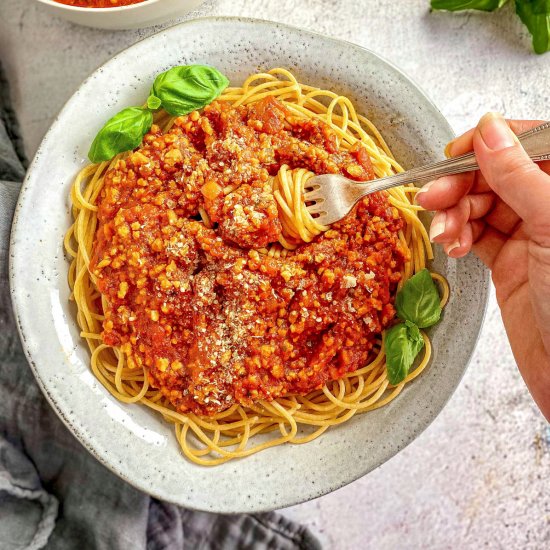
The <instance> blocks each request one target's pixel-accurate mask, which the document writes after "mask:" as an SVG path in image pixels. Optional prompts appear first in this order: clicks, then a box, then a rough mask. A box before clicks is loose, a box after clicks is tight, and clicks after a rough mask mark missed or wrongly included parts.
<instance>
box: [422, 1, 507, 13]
mask: <svg viewBox="0 0 550 550" xmlns="http://www.w3.org/2000/svg"><path fill="white" fill-rule="evenodd" d="M506 2H508V0H432V8H433V9H434V10H447V11H461V10H482V11H493V10H497V9H498V8H501V7H502V6H504V4H506Z"/></svg>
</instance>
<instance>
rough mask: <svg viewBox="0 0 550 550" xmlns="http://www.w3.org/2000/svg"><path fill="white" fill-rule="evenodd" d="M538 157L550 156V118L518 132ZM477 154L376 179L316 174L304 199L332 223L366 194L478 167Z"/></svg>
mask: <svg viewBox="0 0 550 550" xmlns="http://www.w3.org/2000/svg"><path fill="white" fill-rule="evenodd" d="M517 137H518V139H519V141H520V143H521V144H522V146H523V148H524V149H525V151H526V152H527V154H528V155H529V156H530V157H531V158H532V159H533V160H534V161H542V160H550V122H545V123H544V124H541V125H540V126H537V127H535V128H533V129H531V130H529V131H527V132H524V133H523V134H520V135H518V136H517ZM477 169H478V165H477V162H476V158H475V155H474V154H473V153H467V154H466V155H461V156H459V157H453V158H450V159H446V160H442V161H440V162H436V163H433V164H428V165H426V166H421V167H419V168H413V169H411V170H407V171H406V172H401V173H400V174H395V175H393V176H388V177H385V178H380V179H376V180H371V181H366V182H357V181H353V180H350V179H348V178H346V177H344V176H341V175H339V174H324V175H322V176H314V177H313V178H311V179H310V180H309V181H308V182H307V185H306V189H305V191H306V193H305V194H304V201H305V202H306V204H307V210H308V211H309V213H310V214H312V215H313V217H314V218H315V221H316V222H318V223H320V224H323V225H330V224H331V223H334V222H336V221H338V220H341V219H342V218H343V217H345V216H347V215H348V214H349V212H350V211H351V209H352V208H353V207H354V206H355V205H356V204H357V202H358V201H359V200H360V199H362V198H363V197H365V196H367V195H370V194H371V193H376V192H377V191H383V190H385V189H390V188H391V187H398V186H399V185H405V184H407V183H412V182H415V183H426V182H428V181H432V180H434V179H437V178H440V177H441V176H448V175H452V174H461V173H463V172H471V171H473V170H477Z"/></svg>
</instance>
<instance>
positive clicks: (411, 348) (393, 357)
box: [384, 321, 424, 386]
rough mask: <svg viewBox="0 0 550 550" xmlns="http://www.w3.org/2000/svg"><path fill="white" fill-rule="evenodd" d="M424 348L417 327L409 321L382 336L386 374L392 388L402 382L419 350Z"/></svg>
mask: <svg viewBox="0 0 550 550" xmlns="http://www.w3.org/2000/svg"><path fill="white" fill-rule="evenodd" d="M423 347H424V339H423V338H422V335H421V334H420V331H419V330H418V327H417V326H416V325H415V324H414V323H411V322H410V321H405V322H404V323H400V324H398V325H395V326H394V327H392V328H391V329H390V330H387V331H386V333H385V335H384V348H385V351H386V372H387V375H388V381H389V382H390V384H393V385H394V386H395V385H396V384H399V383H400V382H402V381H403V380H404V379H405V378H406V377H407V374H409V370H410V368H411V366H412V364H413V363H414V360H415V358H416V356H417V355H418V353H419V352H420V350H421V349H422V348H423Z"/></svg>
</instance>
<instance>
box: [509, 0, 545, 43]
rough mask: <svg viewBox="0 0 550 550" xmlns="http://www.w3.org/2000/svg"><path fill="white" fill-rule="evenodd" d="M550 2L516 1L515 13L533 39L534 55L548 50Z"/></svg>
mask: <svg viewBox="0 0 550 550" xmlns="http://www.w3.org/2000/svg"><path fill="white" fill-rule="evenodd" d="M549 4H550V2H548V1H544V0H535V1H529V0H516V13H517V14H518V15H519V17H520V19H521V20H522V21H523V23H524V25H525V26H526V27H527V28H528V29H529V32H530V33H531V36H532V37H533V49H534V50H535V52H536V53H545V52H547V51H549V50H550V5H549Z"/></svg>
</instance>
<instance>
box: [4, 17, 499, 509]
mask: <svg viewBox="0 0 550 550" xmlns="http://www.w3.org/2000/svg"><path fill="white" fill-rule="evenodd" d="M210 23H211V24H216V23H221V24H223V25H232V24H235V25H249V26H250V27H251V28H252V27H254V26H263V27H266V30H268V29H271V30H273V29H276V30H280V31H285V32H286V33H288V34H290V35H292V34H296V35H303V36H307V37H309V38H310V39H311V40H320V41H322V42H323V43H325V44H327V45H331V44H332V45H334V46H335V47H342V46H345V47H347V48H350V49H351V50H352V51H353V52H354V53H357V54H358V55H363V56H364V57H365V59H367V58H370V59H371V60H378V61H380V62H382V63H383V64H384V65H386V67H387V68H389V69H390V71H393V73H394V75H395V76H396V77H398V78H400V79H401V80H402V81H403V82H405V83H406V84H407V85H409V86H410V87H411V88H412V90H413V91H414V95H415V96H416V97H417V99H418V101H419V102H420V103H423V104H424V106H425V107H427V108H429V109H430V110H431V113H430V115H431V116H436V117H437V118H438V122H439V124H440V125H441V128H442V132H443V133H444V134H446V136H447V139H450V138H452V137H453V132H452V129H451V127H450V126H449V124H448V123H447V122H446V120H445V119H444V117H443V115H442V114H441V113H440V112H439V110H438V109H437V107H436V106H435V105H434V103H433V102H432V101H431V100H430V99H429V98H428V96H427V95H426V94H425V93H424V92H423V91H422V89H421V88H420V87H419V86H418V85H417V84H416V83H414V82H413V81H411V79H410V78H409V77H407V76H406V75H404V73H402V71H400V70H399V69H398V68H397V67H396V66H395V65H394V64H393V63H391V62H389V61H387V60H385V59H384V58H383V57H381V56H380V55H378V54H376V53H374V52H372V51H370V50H368V49H366V48H363V47H361V46H358V45H356V44H353V43H351V42H346V41H343V40H339V39H335V38H332V37H328V36H325V35H322V34H320V33H316V32H312V31H306V30H302V29H299V28H296V27H292V26H290V25H286V24H282V23H275V22H271V21H266V20H259V19H252V18H240V17H205V18H200V19H194V20H190V21H187V22H183V23H180V24H178V25H175V26H173V27H170V28H168V29H165V30H163V31H161V32H159V33H156V34H155V35H152V36H150V37H148V38H145V39H143V40H141V41H139V42H137V43H136V44H134V45H132V46H130V47H129V48H127V49H125V50H123V51H121V52H120V53H118V54H117V55H115V56H114V57H113V58H112V59H111V60H109V61H108V62H107V63H105V64H104V65H102V66H101V67H100V68H98V69H97V70H96V71H94V72H93V73H92V74H91V75H90V76H89V77H88V78H87V79H86V80H85V81H84V82H83V83H82V85H81V86H80V87H79V89H78V90H77V91H76V92H75V94H74V95H73V96H72V97H71V98H70V99H69V100H68V101H67V103H66V104H65V106H64V107H63V109H62V110H61V111H60V113H59V115H58V116H57V117H56V119H55V121H54V122H53V124H52V126H51V127H50V129H49V131H48V132H47V134H46V136H45V137H44V139H43V141H42V143H41V145H40V147H39V149H38V151H37V153H36V155H35V158H34V160H33V162H32V164H31V166H30V168H29V170H28V173H27V177H26V178H25V181H24V183H23V186H22V189H21V193H20V196H19V200H18V203H17V206H16V210H15V215H14V220H13V225H12V234H11V239H10V262H9V263H10V289H11V296H12V303H13V309H14V313H15V318H16V322H17V327H18V330H19V333H20V336H21V340H22V343H23V348H24V350H25V354H26V356H27V359H28V361H29V364H30V366H31V369H32V371H33V373H34V376H35V378H36V380H37V382H38V384H39V386H40V387H41V389H42V391H43V393H44V395H45V397H46V398H47V400H48V402H49V403H50V405H51V406H52V407H53V408H54V410H55V411H56V413H57V414H58V416H59V417H60V418H61V420H62V421H63V422H64V423H65V425H66V426H67V427H68V428H69V429H70V430H71V432H72V433H73V434H74V435H75V436H76V437H77V439H78V440H79V441H80V442H81V443H82V444H83V445H84V447H85V448H86V449H88V451H90V453H92V454H93V455H94V456H95V457H96V458H97V459H98V460H99V461H100V462H101V463H103V464H104V465H105V466H106V467H108V468H109V469H110V470H111V471H112V472H114V473H115V474H116V475H118V476H120V477H121V478H123V479H125V480H126V481H127V482H129V483H130V484H132V485H134V486H135V487H136V488H138V489H140V490H142V491H144V492H147V493H149V494H151V495H153V496H155V497H157V498H160V499H163V500H167V501H170V502H174V503H176V504H179V505H182V506H186V507H189V508H193V509H198V510H205V511H210V512H230V513H236V512H252V511H254V512H257V511H263V510H271V509H276V508H281V507H286V506H291V505H295V504H298V503H301V502H305V501H307V500H311V499H313V498H317V497H319V496H322V495H325V494H327V493H329V492H332V491H334V490H336V489H339V488H341V487H343V486H345V485H347V484H349V483H351V482H352V481H355V480H356V479H359V478H360V477H362V476H364V475H365V474H367V473H369V472H370V471H372V470H373V469H375V468H377V467H379V466H380V465H382V464H383V463H384V462H386V461H387V460H388V459H390V458H391V457H392V456H394V455H395V454H397V453H398V452H399V451H401V450H402V449H404V448H405V447H406V446H407V445H408V444H410V443H411V442H412V441H413V440H414V439H416V438H417V437H418V436H419V435H420V434H421V433H422V432H423V431H424V430H425V429H426V428H427V427H428V426H429V425H430V424H431V422H433V420H434V419H435V418H436V417H437V415H438V414H439V413H440V412H441V410H442V409H443V407H444V406H445V404H446V403H447V402H448V400H449V399H450V397H451V396H452V395H453V393H454V391H455V389H456V387H457V386H458V384H459V382H460V380H461V379H462V376H463V375H464V372H465V370H466V367H467V365H468V362H469V360H470V359H471V355H472V353H473V351H474V349H475V345H476V343H477V339H478V337H479V331H480V328H481V325H482V322H483V318H484V315H485V311H486V307H487V299H488V291H489V280H490V278H489V273H488V271H487V270H485V269H484V268H483V267H482V266H480V265H479V262H477V260H475V259H472V258H470V259H469V260H464V261H469V262H470V263H472V262H473V264H472V265H474V264H475V265H476V267H475V269H477V270H478V280H477V285H478V296H477V299H476V300H477V301H476V303H477V304H478V306H479V307H478V310H477V314H476V317H475V319H474V320H473V321H472V324H471V325H470V327H468V328H470V330H471V333H472V335H473V337H472V338H471V339H470V341H469V342H468V346H467V347H468V349H467V350H466V355H465V357H466V360H465V361H463V364H461V365H460V366H459V368H457V367H455V369H454V370H455V371H456V372H454V375H453V376H454V378H453V383H452V384H451V385H449V387H448V388H447V390H446V391H445V394H444V395H441V394H440V393H436V394H434V397H435V398H436V399H437V401H436V402H435V403H431V406H432V407H433V412H431V413H430V414H428V417H426V418H423V419H422V421H421V422H417V423H416V425H415V426H414V427H413V428H412V429H410V430H409V431H408V432H407V433H406V435H404V436H402V437H401V439H400V440H399V441H397V442H393V445H392V446H390V447H384V448H383V449H377V451H378V455H377V458H376V460H374V461H372V460H371V461H370V463H366V462H365V463H364V464H361V461H360V459H361V458H364V457H363V456H360V455H359V456H358V457H356V456H353V455H354V453H353V452H351V453H350V456H351V458H352V460H351V461H350V463H351V464H352V465H353V464H354V463H355V464H356V465H355V466H353V467H349V466H348V467H345V468H344V469H343V470H341V471H340V470H339V474H338V479H337V480H334V479H333V480H331V481H330V482H326V483H323V482H321V483H319V484H318V485H317V486H314V485H312V484H311V483H309V484H307V483H305V477H306V476H302V473H300V474H298V475H296V474H293V476H294V478H296V479H298V480H300V479H301V478H302V477H304V486H303V487H301V488H300V490H299V491H298V492H297V491H294V492H293V493H292V495H287V494H286V493H284V488H285V483H280V484H279V485H280V486H281V488H282V491H283V492H282V493H277V494H276V495H275V496H273V495H267V496H266V495H264V498H263V500H261V501H255V500H254V499H253V498H252V499H251V495H246V496H248V499H247V498H245V493H246V491H245V492H243V491H242V490H241V489H240V488H239V487H238V486H237V484H236V483H233V484H232V490H234V491H236V493H238V495H237V497H236V498H228V500H227V501H224V502H223V503H221V504H220V503H218V502H216V503H212V502H211V501H208V497H207V498H206V499H204V498H202V496H201V497H200V498H197V497H196V496H195V497H194V498H190V496H189V495H188V494H186V493H185V491H186V488H185V486H182V487H180V490H181V491H183V492H174V490H173V489H172V488H169V486H168V485H167V483H164V484H162V483H159V478H157V479H156V480H151V479H145V478H144V477H140V476H139V475H136V474H135V472H132V471H131V470H130V469H129V468H128V466H127V465H126V464H124V462H123V460H119V461H118V463H117V461H116V460H115V457H114V456H112V455H111V454H110V451H111V450H110V449H109V448H105V447H104V448H100V446H99V445H98V442H97V441H96V440H95V438H94V433H93V431H88V429H89V426H85V424H83V421H82V419H81V418H79V417H78V415H74V414H73V412H72V411H68V407H67V404H66V403H65V401H64V399H63V398H60V397H59V396H54V395H53V393H52V391H50V390H51V380H46V379H45V376H44V372H43V364H44V358H43V357H40V356H39V355H38V354H37V353H36V350H31V345H30V344H29V339H31V340H32V339H34V338H37V339H38V340H40V334H41V329H42V328H44V327H43V323H42V322H41V321H39V320H37V319H36V316H34V315H33V314H32V313H31V311H30V309H31V308H30V307H29V306H30V303H32V300H31V302H29V301H27V300H26V299H25V298H24V295H25V294H26V295H27V296H30V294H29V289H28V288H26V287H23V286H22V285H23V282H24V281H22V277H21V276H20V275H19V273H18V267H23V266H25V265H26V263H27V262H28V257H29V256H28V253H29V250H26V251H25V249H24V247H23V246H22V245H21V244H19V243H20V239H21V238H22V237H23V236H24V234H25V233H27V232H28V231H29V229H28V228H26V227H25V221H27V220H26V219H25V217H24V216H23V212H24V211H25V209H26V208H27V207H28V205H27V202H28V199H27V197H28V196H29V195H30V194H31V192H32V188H33V186H34V185H36V181H35V179H36V178H35V177H34V173H35V170H37V167H38V166H39V165H40V162H41V159H42V156H43V155H44V154H45V152H46V150H47V149H48V146H49V141H50V139H51V138H52V135H53V134H54V133H55V132H56V131H57V129H58V126H60V125H61V124H62V119H63V116H64V114H65V113H66V112H67V111H68V109H69V107H70V106H71V105H72V103H73V102H75V101H78V98H79V94H80V92H81V90H82V89H83V88H85V87H86V86H87V85H88V83H90V82H91V81H92V80H93V79H94V76H95V75H96V74H97V73H99V72H101V71H103V70H106V69H107V68H109V67H111V66H113V65H116V64H117V63H118V62H119V61H120V60H121V58H124V56H125V55H127V53H128V52H129V51H131V50H132V49H133V48H135V47H136V46H137V45H138V44H142V43H144V42H154V41H155V40H158V39H159V36H162V35H170V34H172V33H177V32H179V31H180V30H181V31H182V32H184V31H186V30H190V29H191V28H192V27H193V26H197V25H198V26H200V25H201V24H210ZM383 133H384V132H383ZM445 261H447V260H445ZM67 266H68V264H67ZM479 273H480V274H481V275H479ZM65 275H66V274H65ZM64 279H65V277H63V280H64ZM37 280H38V279H37ZM39 282H40V281H39ZM30 293H31V294H32V290H31V291H30ZM74 322H75V321H74ZM423 376H424V375H423ZM406 391H407V390H406ZM403 393H405V392H403ZM396 401H398V400H396ZM394 403H395V402H394ZM390 406H391V405H390ZM134 407H135V405H134ZM388 409H389V407H386V408H384V409H379V410H378V411H375V413H376V412H378V413H379V414H380V412H379V411H382V413H381V414H384V413H387V410H388ZM369 414H373V413H369ZM414 416H416V413H415V414H413V417H414ZM357 420H358V418H357V417H356V418H355V419H354V420H353V421H352V422H356V421H357ZM350 424H351V423H348V424H347V425H350ZM355 425H356V424H355ZM356 432H357V430H356ZM328 433H332V432H327V434H328ZM172 435H173V434H172ZM323 437H326V434H325V435H324V436H323ZM320 439H321V440H322V438H320ZM316 441H317V442H319V441H320V440H316ZM313 443H315V442H313ZM313 443H310V444H307V445H305V446H299V447H301V448H305V449H307V448H308V445H310V446H311V447H310V451H309V453H310V455H311V458H312V459H313V458H314V456H315V454H316V453H318V452H319V449H318V447H319V445H318V444H317V445H314V444H313ZM295 447H298V446H288V447H278V448H275V449H277V452H280V450H281V449H287V451H285V452H288V454H289V455H290V454H291V451H290V450H291V448H295ZM350 449H351V447H350ZM270 451H271V450H270ZM270 451H267V452H265V451H264V452H263V453H260V454H259V455H254V457H249V458H247V459H244V460H243V461H237V462H234V463H232V466H233V468H231V471H233V473H235V472H237V471H238V470H239V464H244V463H245V461H248V463H252V462H253V461H254V460H256V463H259V464H261V463H265V462H267V464H268V465H269V464H270V461H269V460H266V459H263V458H262V457H264V456H267V453H269V452H270ZM258 457H259V458H258ZM180 458H181V460H182V461H185V459H184V458H183V457H180ZM358 459H359V460H358ZM219 468H222V467H219ZM183 469H184V468H183ZM290 470H291V471H292V470H293V468H292V467H291V468H290ZM199 471H200V472H204V474H205V475H206V476H208V475H209V472H213V471H214V470H212V469H207V468H201V469H200V470H194V471H193V473H194V474H196V473H198V472H199ZM231 471H229V472H228V473H230V474H231ZM286 473H287V474H288V472H286ZM314 473H317V472H314ZM314 477H315V476H314ZM315 479H317V478H316V477H315ZM313 484H315V481H313Z"/></svg>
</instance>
